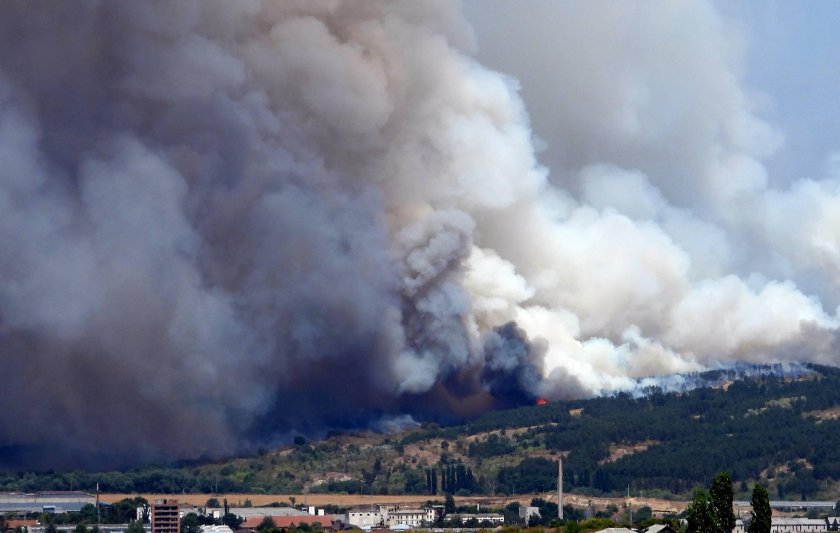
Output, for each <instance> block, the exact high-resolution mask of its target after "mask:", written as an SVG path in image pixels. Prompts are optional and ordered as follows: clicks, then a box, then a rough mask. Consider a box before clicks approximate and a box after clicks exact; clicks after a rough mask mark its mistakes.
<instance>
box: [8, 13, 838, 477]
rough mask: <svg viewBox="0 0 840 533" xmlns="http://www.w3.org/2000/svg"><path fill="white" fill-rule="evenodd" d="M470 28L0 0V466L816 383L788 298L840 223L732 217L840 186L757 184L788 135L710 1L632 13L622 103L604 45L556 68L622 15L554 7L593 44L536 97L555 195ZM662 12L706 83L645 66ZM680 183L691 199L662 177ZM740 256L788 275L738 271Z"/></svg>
mask: <svg viewBox="0 0 840 533" xmlns="http://www.w3.org/2000/svg"><path fill="white" fill-rule="evenodd" d="M645 5H646V4H641V6H645ZM681 5H682V4H681ZM698 6H699V7H698ZM459 9H460V7H459V6H458V5H457V4H455V3H454V2H450V1H449V0H405V1H384V0H383V1H374V0H369V1H367V0H348V1H343V0H287V1H282V2H280V1H268V0H237V1H230V0H183V1H179V2H175V3H173V2H166V1H162V0H150V1H145V2H109V1H104V0H79V1H77V2H72V3H71V2H64V1H59V0H52V1H50V0H8V1H4V2H2V3H0V361H2V363H0V364H2V371H3V375H4V376H5V378H6V379H5V380H4V393H3V395H0V413H2V414H0V451H2V454H3V455H5V457H6V463H7V464H11V465H13V466H20V467H24V466H27V465H46V466H50V465H103V464H120V463H125V462H145V461H152V460H164V461H165V460H169V459H176V458H190V457H197V456H201V455H207V456H218V455H222V454H226V453H232V452H236V451H239V450H243V449H248V448H249V447H253V446H257V445H259V444H261V443H265V442H273V441H276V440H281V439H284V438H288V437H289V436H290V435H293V434H296V433H299V432H302V433H305V434H312V435H316V434H319V433H322V432H324V431H326V430H328V429H332V428H346V427H359V426H365V427H388V426H389V424H390V421H395V420H396V421H404V420H405V418H401V417H403V416H404V415H406V414H408V415H413V416H415V417H417V418H434V419H439V420H441V419H442V420H446V419H457V418H459V417H464V416H470V415H473V414H476V413H479V412H481V411H483V410H486V409H492V408H495V407H499V406H505V405H513V404H516V403H519V402H523V401H530V400H531V399H532V398H533V397H534V396H536V395H543V396H547V397H549V398H552V399H556V398H562V397H572V396H584V395H592V394H598V393H601V392H604V391H611V390H621V389H626V388H632V387H633V384H634V381H633V378H637V377H640V376H647V375H664V374H669V373H674V372H684V371H692V370H701V369H703V368H709V367H715V366H716V365H719V364H720V363H721V362H727V361H738V360H743V361H753V362H761V361H765V360H767V359H773V360H777V359H779V360H783V359H785V358H786V357H795V358H796V359H798V360H808V361H819V362H827V363H834V355H833V353H831V352H830V351H829V348H830V347H831V346H832V343H831V342H829V341H828V339H832V338H834V336H835V329H836V324H837V320H836V317H835V316H832V315H830V314H828V313H826V312H825V311H824V310H823V308H822V303H821V301H820V300H819V299H818V298H816V297H813V296H807V295H805V294H803V293H802V292H801V291H800V290H799V289H798V285H797V284H796V280H795V279H794V281H777V280H786V279H789V277H787V275H786V272H789V271H793V270H796V269H797V268H799V267H800V266H801V267H803V268H804V269H811V271H813V270H819V271H820V272H821V273H822V274H821V275H822V278H821V277H820V276H816V277H814V278H813V279H816V280H819V279H823V278H825V279H826V280H830V283H829V281H826V285H825V286H826V294H829V293H831V292H832V291H833V290H834V285H832V284H833V283H834V280H835V279H836V276H830V275H829V274H827V272H828V271H829V270H830V268H828V267H831V266H832V265H834V264H835V263H834V255H832V254H833V253H834V252H833V250H834V248H832V246H833V244H832V243H833V242H834V241H833V240H832V239H834V233H833V230H832V228H834V227H835V226H836V225H832V224H829V223H828V222H830V219H815V218H814V217H815V216H816V215H813V216H812V217H811V218H809V219H808V224H809V226H808V227H809V228H811V229H813V232H814V234H815V235H817V236H818V237H819V238H818V239H816V240H815V241H814V244H813V246H812V245H811V244H809V243H801V242H796V241H795V239H793V236H794V235H795V231H794V230H793V229H791V228H790V227H788V226H782V225H774V224H773V223H772V221H770V222H767V221H765V220H763V219H762V220H756V219H753V218H750V217H751V216H753V215H755V214H757V213H763V212H765V213H766V212H776V211H779V212H782V213H785V219H786V220H795V219H797V214H798V213H817V212H818V210H815V209H811V208H810V207H809V206H811V205H812V204H814V203H819V202H820V201H822V202H825V205H826V206H829V207H830V206H831V205H833V203H837V204H840V200H838V198H840V195H838V194H837V190H840V189H836V188H833V185H832V184H831V183H833V182H831V183H829V182H825V183H816V182H813V183H803V184H802V185H801V186H798V187H796V188H792V190H791V191H781V192H776V191H771V190H767V189H766V188H762V187H763V182H762V180H761V177H762V176H761V168H760V158H761V157H762V155H761V154H762V153H764V152H766V150H764V151H762V150H763V148H762V147H761V146H758V145H760V144H762V143H764V142H766V143H769V144H772V142H775V141H774V139H775V137H774V136H773V135H771V134H769V133H767V131H765V130H767V129H768V128H769V127H768V126H766V125H765V124H763V123H762V122H761V121H760V120H758V119H757V118H755V117H754V116H753V115H752V114H751V111H750V110H749V109H748V106H747V105H746V104H744V103H743V99H742V98H741V99H739V98H740V97H741V96H743V94H742V93H741V92H739V91H740V89H739V88H738V85H737V79H736V78H735V77H734V76H732V75H731V73H730V72H729V71H728V70H727V68H728V64H727V63H726V62H723V61H720V62H719V61H715V60H714V59H712V60H708V61H707V60H706V58H715V57H717V56H716V55H715V54H716V53H717V52H718V51H719V50H720V49H721V47H722V46H723V45H722V44H721V43H725V39H724V38H723V37H722V36H721V33H720V29H719V28H718V27H717V26H716V25H715V24H714V22H715V20H716V18H715V17H716V15H715V14H714V10H713V9H711V8H710V7H708V6H706V5H705V4H702V3H700V4H691V5H690V6H689V7H679V8H677V7H672V9H670V10H666V11H664V12H663V11H662V10H658V9H657V8H656V7H655V6H654V7H651V8H650V9H648V8H645V7H640V8H639V9H640V12H639V14H638V16H639V20H645V21H647V22H648V23H646V24H640V25H639V26H638V28H639V29H638V32H641V33H643V34H644V35H645V36H647V37H646V38H649V39H650V41H651V42H652V43H653V44H650V43H648V41H646V40H645V41H644V42H643V43H642V44H644V46H641V45H640V46H639V49H640V50H642V51H643V52H644V53H642V54H641V55H640V57H644V61H639V62H638V64H637V63H632V62H631V63H628V65H630V67H628V68H630V69H631V70H632V69H637V70H638V77H637V78H633V77H632V76H630V78H632V79H631V80H630V81H632V82H633V83H629V82H628V84H627V87H630V89H627V90H626V91H625V92H622V93H621V94H619V96H621V98H618V97H615V98H614V96H615V95H616V92H615V90H614V87H615V86H620V87H624V85H622V83H624V81H626V80H623V79H620V80H619V81H620V82H621V83H617V84H614V83H612V81H613V80H612V79H609V78H608V77H607V79H606V81H604V80H602V79H600V78H597V77H595V78H594V79H590V75H589V74H590V73H593V72H601V69H600V67H598V66H595V67H593V66H592V65H590V64H589V62H590V61H592V60H593V59H592V58H596V59H597V58H599V57H601V56H600V55H598V54H595V55H590V54H584V56H585V57H583V56H581V55H579V54H578V55H575V54H573V53H571V52H568V50H573V49H574V50H582V49H587V50H589V49H590V48H589V47H587V46H584V45H580V42H578V41H581V42H584V43H585V41H586V39H589V38H590V37H591V36H590V37H588V36H589V35H590V34H588V33H587V34H586V35H583V34H581V33H580V32H579V31H576V29H580V28H585V27H588V26H587V24H581V23H580V20H581V19H586V18H587V17H591V18H592V22H593V24H594V23H598V24H602V25H603V24H606V25H609V24H614V23H616V21H617V20H624V19H622V18H621V17H602V16H601V15H602V13H601V12H600V11H598V10H596V12H594V13H589V12H588V11H587V10H578V9H572V10H570V11H569V13H566V14H565V15H564V16H563V17H561V19H562V20H566V21H567V24H568V25H570V26H569V31H568V32H560V33H561V34H562V35H566V36H568V38H569V39H572V40H573V41H575V42H578V45H579V46H576V47H571V48H570V47H564V46H561V48H562V49H563V50H567V49H568V50H567V52H568V53H566V54H565V55H563V56H557V57H560V58H561V59H562V64H561V65H559V67H562V68H559V67H558V70H557V71H550V72H551V76H548V73H549V71H546V74H547V79H548V80H549V81H550V82H551V83H555V82H556V80H557V79H564V80H568V84H569V88H570V92H564V91H558V92H557V94H559V95H569V94H572V95H578V96H579V97H580V99H579V101H577V102H569V101H567V100H562V101H561V103H562V105H560V106H552V105H547V106H546V107H545V109H556V110H557V113H558V115H557V116H554V117H553V118H552V120H554V121H555V122H554V124H555V125H557V127H558V128H559V131H560V133H559V134H558V135H559V136H560V137H559V141H558V142H559V144H562V145H563V146H561V147H559V148H561V149H558V150H555V151H553V152H551V157H552V158H555V157H558V158H560V159H563V158H564V157H565V158H566V159H564V160H563V161H562V164H561V163H556V165H557V166H558V168H559V167H563V165H565V167H564V169H563V172H567V173H568V176H571V177H570V178H569V180H570V181H571V183H572V186H571V187H570V188H569V190H566V189H564V188H563V176H565V175H566V174H564V173H563V172H561V173H560V174H558V175H557V176H553V177H552V179H551V180H549V177H548V171H547V169H546V168H544V167H542V166H540V164H539V163H538V162H537V160H536V157H535V155H534V149H533V143H532V133H531V130H530V127H529V122H528V116H527V114H526V112H525V108H524V104H523V102H522V101H521V100H520V98H519V96H518V83H517V82H516V81H515V80H514V79H512V78H509V77H507V76H504V75H502V74H499V73H496V72H492V71H490V70H487V69H486V68H484V67H482V66H481V65H479V64H478V63H477V62H476V61H475V60H474V59H473V54H474V52H475V43H474V42H473V35H472V31H471V29H470V28H469V27H468V26H467V25H466V24H465V22H464V20H463V19H462V16H461V14H460V11H459ZM681 10H684V12H683V11H681ZM660 13H664V15H660ZM681 13H682V15H681ZM659 16H664V17H665V18H666V19H667V18H668V17H676V18H680V16H682V17H683V18H684V19H685V20H691V21H692V22H693V21H700V22H704V24H701V25H699V26H698V27H700V30H698V31H699V33H700V35H699V36H698V37H697V38H694V39H692V40H691V41H690V42H691V43H692V47H691V50H692V51H694V52H696V53H694V54H688V55H687V56H686V58H684V59H685V61H683V62H680V65H681V68H688V69H695V70H696V72H697V75H696V76H686V75H684V73H682V71H680V72H677V73H676V74H675V73H672V72H671V70H669V68H670V67H669V64H668V62H667V61H665V62H664V63H662V64H660V63H657V62H654V63H653V64H656V65H658V68H657V69H656V70H655V72H653V73H649V72H647V71H645V70H644V68H646V67H647V66H648V65H650V64H651V63H650V61H649V60H650V59H651V58H652V56H651V54H650V53H649V52H650V51H651V50H655V51H661V50H669V51H673V50H682V49H683V48H681V47H679V46H678V47H674V46H670V45H663V44H661V43H662V42H664V43H668V42H669V39H673V38H680V37H681V35H682V34H680V33H676V34H672V33H670V32H669V30H668V28H669V27H670V25H669V24H662V25H658V24H653V23H651V21H653V22H655V21H656V17H659ZM649 19H650V20H649ZM680 20H682V18H680ZM634 28H635V26H634ZM608 30H609V31H605V32H603V33H601V34H598V33H595V34H592V35H593V36H595V37H596V38H597V37H598V35H611V31H612V30H610V29H609V28H608ZM628 31H629V30H628ZM628 31H624V32H623V33H622V32H619V33H621V34H622V35H627V36H628V39H631V40H632V38H633V36H634V35H635V33H633V32H630V33H628ZM558 35H559V34H558ZM660 41H661V42H660ZM560 44H561V45H562V44H563V43H560ZM627 49H628V50H629V49H632V48H627ZM593 50H595V49H594V48H593ZM604 65H606V66H607V67H608V68H607V69H606V71H605V72H606V73H607V74H611V73H613V70H612V69H613V68H614V67H615V64H613V63H612V62H610V61H606V60H605V63H604ZM701 67H702V68H701ZM619 70H620V72H621V76H624V75H625V74H626V72H625V71H626V69H619ZM564 72H565V73H566V74H563V76H559V78H558V73H564ZM628 76H629V74H628ZM646 76H647V77H646ZM671 77H677V78H679V79H691V80H692V82H696V83H697V84H698V87H700V89H698V90H697V91H693V92H689V93H686V94H687V95H685V96H680V98H679V99H678V101H676V102H672V103H674V105H673V106H665V107H664V108H662V109H660V108H657V107H656V105H654V104H655V103H657V102H660V101H663V102H664V101H665V100H663V99H661V98H657V97H656V95H657V94H659V93H660V92H663V93H667V94H669V95H670V94H675V93H674V91H672V90H671V89H672V88H673V84H669V83H662V84H659V85H657V84H656V83H651V84H650V87H647V86H646V85H645V83H646V82H647V81H648V78H650V79H652V80H653V81H654V82H655V81H657V80H659V79H660V78H666V81H668V80H670V78H671ZM717 77H721V78H723V79H724V82H721V83H718V82H717V81H716V80H717ZM660 85H661V87H660ZM707 88H709V90H708V91H707V90H706V89H707ZM596 89H597V90H596ZM647 89H650V91H648V90H647ZM711 89H715V90H711ZM625 93H626V94H625ZM605 94H606V95H608V98H606V97H605V98H601V97H603V96H604V95H605ZM650 94H653V95H654V96H652V97H650V98H649V96H650ZM733 95H734V96H733ZM587 98H589V100H587ZM686 98H687V99H688V102H689V104H688V105H685V104H684V100H685V99H686ZM707 101H708V102H712V103H714V105H710V107H709V110H705V109H704V110H701V109H700V107H701V106H699V104H703V103H706V102H707ZM616 102H617V103H616ZM668 102H671V101H670V100H669V101H668ZM613 103H614V104H615V106H617V107H616V109H613V108H611V107H609V106H608V109H607V112H606V113H601V112H586V113H583V114H581V113H580V110H581V109H590V110H591V109H597V108H598V107H599V106H600V105H602V104H603V105H607V104H609V105H613ZM666 103H667V102H666ZM693 103H695V104H696V103H699V104H698V105H693ZM542 104H543V102H542V101H540V105H541V106H542ZM625 104H626V107H627V109H624V108H622V107H621V106H622V105H625ZM676 104H680V105H676ZM540 109H543V107H540ZM686 109H690V110H694V111H691V112H688V113H687V114H686V115H685V116H683V115H681V114H680V113H684V112H685V110H686ZM733 113H734V114H733ZM671 115H674V116H676V118H677V119H678V120H674V121H670V120H669V119H670V117H671ZM648 116H652V117H655V118H656V121H655V124H653V125H651V123H650V122H648V121H647V120H646V118H647V117H648ZM731 116H736V117H737V120H735V119H732V120H734V122H733V123H730V122H731V121H730V122H727V120H729V118H728V117H731ZM549 118H551V117H549V116H548V115H545V116H541V118H540V120H545V119H549ZM693 121H695V122H696V121H701V122H702V126H703V127H702V128H699V129H697V131H695V130H694V129H693V127H694V122H693ZM669 124H672V125H673V127H674V128H676V129H677V130H678V133H679V135H671V134H670V133H668V132H670V131H671V129H670V127H666V126H668V125H669ZM657 125H658V126H657ZM568 128H571V130H573V132H574V135H573V137H574V139H571V138H567V137H564V136H563V135H565V133H566V132H567V129H568ZM663 131H665V132H666V133H662V132H663ZM720 132H724V133H720ZM770 133H772V132H770ZM561 134H562V135H561ZM661 135H666V136H667V137H668V141H669V142H657V139H661ZM658 136H660V137H658ZM674 139H676V141H674ZM573 141H574V142H573ZM756 146H758V147H756ZM576 147H577V148H576ZM599 147H605V150H604V151H603V153H600V154H599V153H598V148H599ZM633 147H636V148H637V150H635V151H634V148H633ZM558 154H559V155H558ZM563 154H565V155H563ZM710 154H711V155H710ZM596 156H601V157H596ZM703 157H710V158H712V159H713V161H711V162H709V161H705V160H703ZM552 161H553V159H552ZM679 161H690V162H691V165H689V166H687V167H686V169H687V170H686V172H685V173H684V174H674V175H679V176H680V178H681V179H684V180H686V182H687V185H686V187H685V188H683V187H682V186H681V185H680V184H679V183H678V182H671V181H668V180H669V179H670V177H669V176H670V174H669V173H668V172H669V171H672V170H674V168H673V167H674V166H675V165H676V163H675V162H679ZM552 164H555V163H552ZM566 167H568V168H566ZM701 171H703V172H705V171H708V172H709V173H710V174H709V175H708V176H707V175H700V174H698V173H701V174H702V172H701ZM674 190H679V191H683V190H685V191H689V192H690V193H689V195H688V196H689V198H697V199H698V205H697V207H698V209H696V210H693V209H691V206H687V205H686V204H685V202H686V201H687V200H686V199H685V198H684V196H685V195H682V196H680V201H679V202H677V203H671V199H670V196H669V195H671V193H672V192H673V191H674ZM575 195H577V196H575ZM735 200H738V201H741V202H746V204H745V205H748V206H749V208H744V209H737V210H734V209H732V205H733V202H735ZM828 211H831V210H830V209H828V210H826V211H825V212H828ZM722 213H725V215H726V216H724V214H722ZM732 213H738V214H743V217H742V218H738V217H737V216H734V215H732ZM800 218H801V217H800ZM730 235H734V237H732V240H731V242H730V240H729V239H730V237H729V236H730ZM758 236H760V238H759V237H758ZM744 242H748V243H749V244H750V246H751V247H752V248H749V249H753V248H755V249H758V248H760V247H761V246H763V247H764V248H762V250H763V252H762V253H764V254H765V256H767V257H770V256H772V257H773V258H774V260H775V261H777V263H774V264H773V265H772V268H773V269H771V270H768V273H766V274H763V273H762V272H756V268H757V267H755V265H753V264H752V263H749V264H747V263H744V262H742V261H741V260H740V257H739V255H738V254H737V253H735V252H734V251H733V250H736V249H740V248H738V246H740V245H741V244H743V243H744ZM826 243H828V244H826ZM768 250H770V251H768ZM786 254H787V255H786ZM709 257H713V259H709ZM797 261H799V262H797ZM745 265H746V266H745ZM826 265H827V266H826ZM748 267H750V268H749V269H748ZM768 268H770V267H768ZM838 286H840V285H838ZM838 293H840V292H838ZM710 317H713V318H714V319H713V320H710ZM529 339H530V340H529ZM789 347H796V350H795V356H788V355H786V354H789V353H793V352H788V351H787V349H788V348H789ZM399 423H403V422H399Z"/></svg>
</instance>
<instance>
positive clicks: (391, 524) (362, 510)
mask: <svg viewBox="0 0 840 533" xmlns="http://www.w3.org/2000/svg"><path fill="white" fill-rule="evenodd" d="M436 519H437V514H436V511H435V509H434V508H432V507H424V508H422V509H403V508H401V507H388V506H385V505H379V506H375V507H357V508H356V509H351V510H350V511H348V512H347V513H345V515H344V522H345V523H346V524H350V525H351V526H356V527H360V528H362V529H371V528H375V527H387V528H391V529H394V528H396V527H397V526H408V527H409V528H414V527H422V526H426V525H430V524H433V523H434V522H435V520H436Z"/></svg>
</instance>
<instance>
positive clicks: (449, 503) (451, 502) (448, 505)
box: [443, 494, 457, 514]
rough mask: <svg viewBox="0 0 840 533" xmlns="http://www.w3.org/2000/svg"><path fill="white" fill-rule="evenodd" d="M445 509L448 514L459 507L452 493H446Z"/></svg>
mask: <svg viewBox="0 0 840 533" xmlns="http://www.w3.org/2000/svg"><path fill="white" fill-rule="evenodd" d="M443 509H444V511H446V513H447V514H449V513H454V512H455V510H456V509H457V507H456V506H455V498H454V497H452V495H451V494H447V495H446V499H445V500H444V501H443Z"/></svg>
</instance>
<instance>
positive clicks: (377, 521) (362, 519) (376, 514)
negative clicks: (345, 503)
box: [344, 507, 388, 529]
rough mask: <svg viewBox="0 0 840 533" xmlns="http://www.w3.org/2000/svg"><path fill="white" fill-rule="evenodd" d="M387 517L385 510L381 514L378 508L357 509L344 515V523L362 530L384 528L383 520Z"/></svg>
mask: <svg viewBox="0 0 840 533" xmlns="http://www.w3.org/2000/svg"><path fill="white" fill-rule="evenodd" d="M387 515H388V511H387V509H385V512H384V513H383V512H382V511H381V509H380V508H377V509H373V508H370V507H358V508H356V509H351V510H349V511H347V512H346V513H344V523H345V524H350V525H351V526H356V527H360V528H362V529H370V528H374V527H385V518H386V517H387Z"/></svg>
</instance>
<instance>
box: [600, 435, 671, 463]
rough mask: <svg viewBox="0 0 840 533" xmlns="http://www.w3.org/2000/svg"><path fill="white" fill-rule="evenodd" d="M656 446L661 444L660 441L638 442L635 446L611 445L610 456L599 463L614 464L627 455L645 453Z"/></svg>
mask: <svg viewBox="0 0 840 533" xmlns="http://www.w3.org/2000/svg"><path fill="white" fill-rule="evenodd" d="M655 444H659V441H655V440H646V441H642V442H637V443H635V444H611V445H610V456H609V457H607V458H606V459H602V460H601V461H598V463H599V464H606V463H614V462H616V461H618V460H619V459H621V458H622V457H625V456H627V455H633V454H634V453H639V452H643V451H645V450H647V449H648V448H650V447H651V446H653V445H655Z"/></svg>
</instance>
